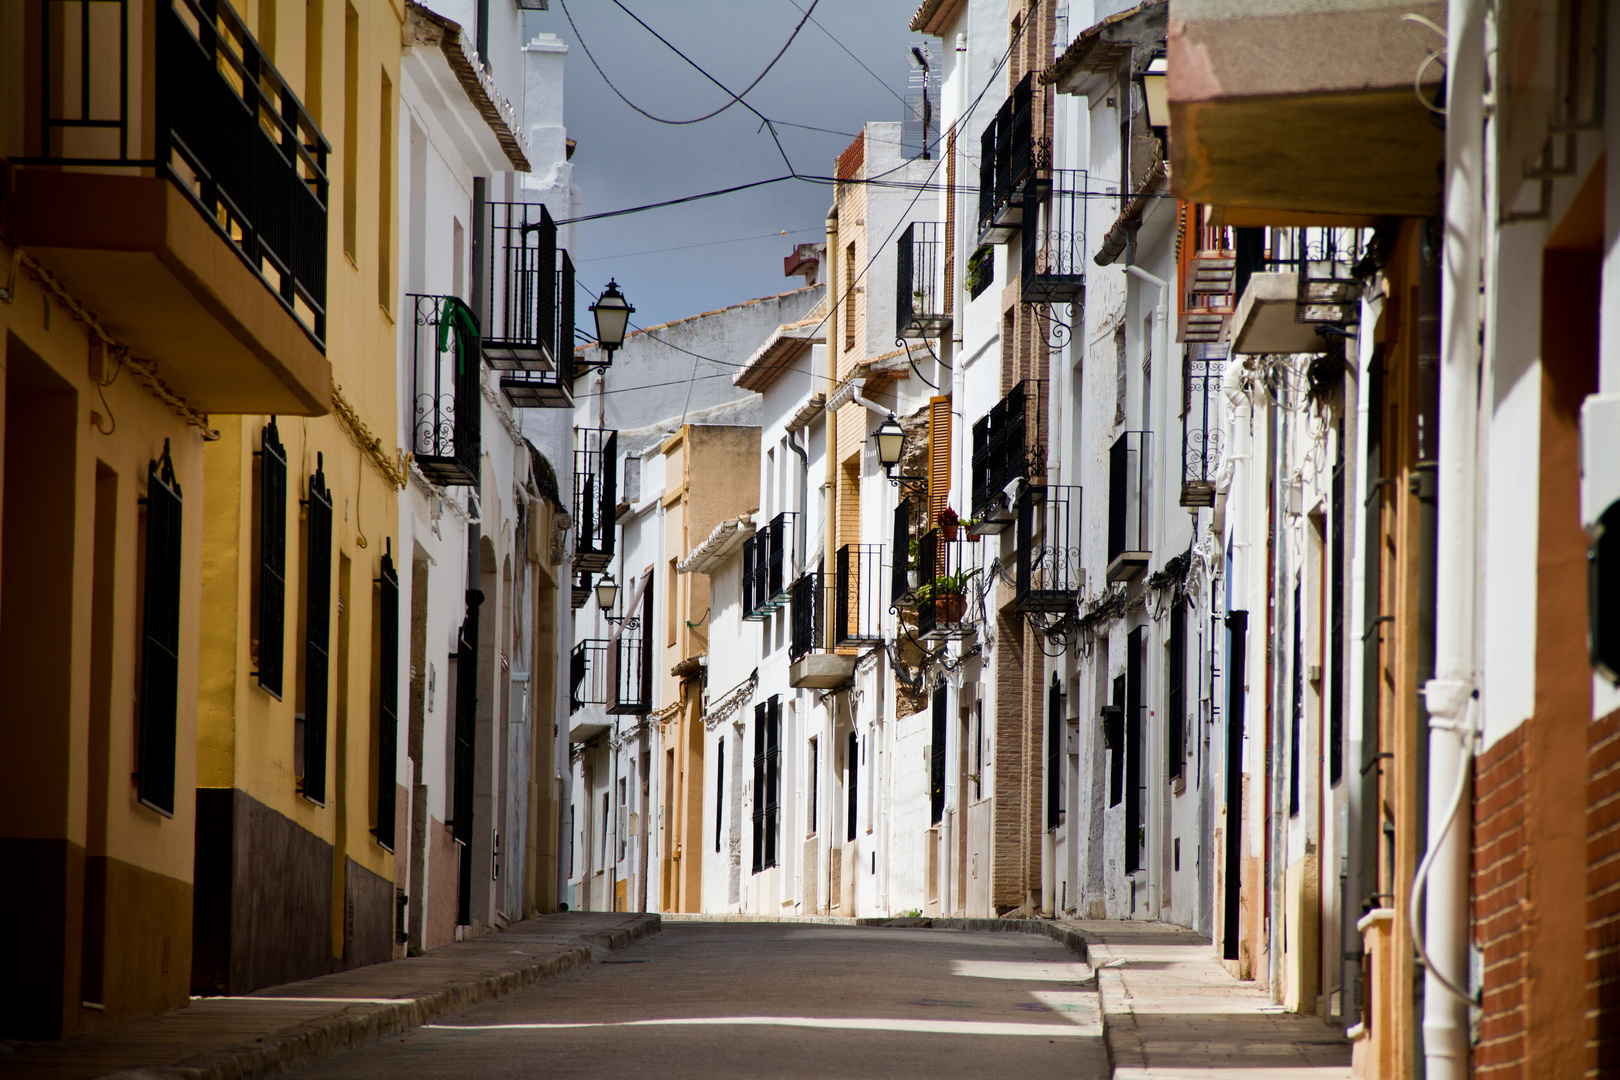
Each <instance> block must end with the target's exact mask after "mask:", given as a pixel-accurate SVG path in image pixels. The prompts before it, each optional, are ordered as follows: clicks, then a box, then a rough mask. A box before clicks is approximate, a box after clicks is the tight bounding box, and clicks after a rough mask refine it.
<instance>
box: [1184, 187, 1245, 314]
mask: <svg viewBox="0 0 1620 1080" xmlns="http://www.w3.org/2000/svg"><path fill="white" fill-rule="evenodd" d="M1180 211H1181V212H1180V214H1179V224H1178V235H1177V237H1176V241H1177V245H1176V246H1177V250H1176V262H1177V267H1176V270H1177V274H1178V276H1179V277H1180V279H1181V282H1182V289H1181V297H1180V308H1179V311H1178V313H1177V320H1176V340H1177V341H1178V342H1182V343H1184V344H1210V345H1213V344H1219V343H1221V342H1224V341H1227V340H1229V338H1230V336H1231V332H1232V312H1233V309H1234V306H1235V304H1234V299H1235V298H1234V295H1233V289H1234V287H1235V283H1236V278H1237V253H1236V251H1234V250H1233V245H1232V231H1231V230H1230V229H1227V228H1224V227H1221V226H1218V225H1214V224H1211V223H1210V221H1209V215H1208V208H1207V207H1204V206H1198V205H1192V204H1187V203H1183V204H1182V205H1181V208H1180Z"/></svg>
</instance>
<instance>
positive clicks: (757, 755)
mask: <svg viewBox="0 0 1620 1080" xmlns="http://www.w3.org/2000/svg"><path fill="white" fill-rule="evenodd" d="M765 714H766V706H765V702H763V701H762V702H760V703H759V704H758V705H755V706H754V873H756V874H757V873H759V872H760V871H761V870H763V869H765V722H766V716H765Z"/></svg>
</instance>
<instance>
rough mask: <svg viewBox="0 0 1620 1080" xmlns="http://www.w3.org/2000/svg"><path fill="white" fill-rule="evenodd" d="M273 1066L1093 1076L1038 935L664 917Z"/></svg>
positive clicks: (370, 1076) (1058, 951)
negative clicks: (304, 1061)
mask: <svg viewBox="0 0 1620 1080" xmlns="http://www.w3.org/2000/svg"><path fill="white" fill-rule="evenodd" d="M289 1075H290V1076H295V1077H298V1078H300V1080H397V1078H400V1077H410V1078H412V1080H437V1078H444V1080H451V1078H454V1080H462V1078H465V1077H471V1076H476V1077H480V1078H488V1080H502V1078H507V1077H512V1078H517V1077H522V1078H525V1080H529V1078H536V1077H590V1078H592V1080H603V1078H610V1077H643V1076H658V1077H885V1078H896V1080H900V1078H907V1077H917V1078H919V1080H946V1078H949V1077H958V1076H960V1077H985V1076H1019V1077H1029V1078H1035V1077H1098V1078H1102V1077H1106V1076H1108V1064H1107V1053H1106V1051H1105V1049H1104V1046H1103V1041H1102V1028H1101V1013H1100V1009H1099V1004H1098V998H1097V993H1096V989H1095V983H1094V982H1093V981H1092V980H1091V971H1090V969H1089V968H1088V967H1087V965H1086V964H1085V963H1084V962H1083V961H1082V960H1081V959H1080V958H1079V957H1078V956H1076V955H1075V954H1074V953H1072V952H1070V951H1069V950H1068V949H1065V948H1064V947H1063V946H1062V945H1060V944H1058V943H1057V942H1055V941H1052V940H1050V939H1049V938H1046V937H1044V936H1037V935H1034V934H1023V933H1010V934H1009V933H973V932H963V931H952V930H933V929H900V928H893V927H857V926H828V925H806V924H791V923H766V924H758V923H695V922H681V923H674V922H671V923H666V924H665V926H664V929H663V932H662V933H660V934H658V935H656V936H654V937H649V938H645V939H643V940H641V941H639V942H637V943H635V944H632V945H628V946H626V947H624V948H622V949H620V950H618V951H616V952H614V953H612V954H611V955H609V956H605V957H603V958H602V959H601V960H600V962H598V963H596V964H592V965H590V966H589V967H584V968H578V969H575V970H574V971H571V972H568V973H566V974H564V975H561V976H560V977H557V978H554V979H551V980H548V981H546V982H544V983H539V984H536V985H534V986H531V987H529V988H528V989H526V990H524V991H522V992H521V993H519V994H517V995H515V996H512V997H507V998H504V999H501V1000H499V1001H492V1002H488V1003H485V1004H482V1005H478V1006H474V1007H471V1008H467V1009H464V1010H458V1011H456V1012H454V1013H452V1014H450V1015H448V1016H444V1017H441V1018H440V1019H438V1020H436V1021H434V1022H433V1023H430V1024H428V1025H426V1026H424V1027H421V1028H417V1029H414V1030H411V1031H408V1032H404V1033H401V1034H398V1035H394V1036H390V1037H388V1038H386V1039H384V1040H380V1041H378V1042H375V1043H371V1044H369V1045H366V1046H363V1047H360V1048H357V1049H354V1050H349V1051H346V1052H342V1053H339V1054H337V1055H334V1056H332V1057H330V1058H326V1059H324V1060H322V1061H320V1062H317V1063H315V1064H313V1065H311V1066H309V1067H307V1068H305V1069H303V1070H302V1071H299V1072H296V1073H291V1074H289Z"/></svg>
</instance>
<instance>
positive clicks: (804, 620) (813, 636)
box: [788, 570, 827, 662]
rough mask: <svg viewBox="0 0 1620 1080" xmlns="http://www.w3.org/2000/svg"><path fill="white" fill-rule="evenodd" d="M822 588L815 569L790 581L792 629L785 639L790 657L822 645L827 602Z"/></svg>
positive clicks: (803, 654)
mask: <svg viewBox="0 0 1620 1080" xmlns="http://www.w3.org/2000/svg"><path fill="white" fill-rule="evenodd" d="M822 588H823V586H822V575H821V574H820V573H819V572H818V571H815V570H811V571H809V572H808V573H805V574H802V575H800V576H799V578H798V580H797V581H795V582H794V583H793V590H792V599H791V601H790V603H791V605H792V614H793V624H792V631H793V632H792V635H791V640H790V641H789V643H788V659H789V660H790V661H795V662H796V661H798V660H799V659H800V658H801V657H803V656H805V655H807V654H809V653H811V652H813V651H815V650H816V649H817V648H819V647H820V645H821V641H822V637H821V632H822V630H821V620H822V617H823V613H824V612H825V610H826V606H827V605H826V599H825V597H823V596H822Z"/></svg>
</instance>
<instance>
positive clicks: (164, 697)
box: [135, 439, 182, 816]
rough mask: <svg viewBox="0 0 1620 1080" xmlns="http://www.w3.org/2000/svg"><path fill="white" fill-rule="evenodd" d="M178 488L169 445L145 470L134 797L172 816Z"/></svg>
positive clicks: (176, 710)
mask: <svg viewBox="0 0 1620 1080" xmlns="http://www.w3.org/2000/svg"><path fill="white" fill-rule="evenodd" d="M181 509H182V502H181V493H180V484H179V483H178V482H177V481H176V480H175V478H174V462H173V461H172V460H171V459H170V457H169V441H168V440H167V439H165V440H163V456H162V457H160V458H158V459H157V460H156V461H154V462H152V463H151V465H150V466H149V467H148V468H147V471H146V568H145V576H146V582H145V593H144V601H143V609H142V612H141V699H140V711H139V716H140V725H141V726H140V752H141V757H140V764H139V766H138V770H137V772H136V777H135V780H136V795H137V797H138V798H139V799H140V801H141V802H143V803H145V804H146V805H147V806H150V807H151V808H152V809H154V810H156V811H158V812H159V813H161V814H163V815H165V816H173V814H174V779H175V777H174V772H175V769H174V756H175V739H176V732H175V725H176V723H177V721H178V718H179V709H180V525H181Z"/></svg>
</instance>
